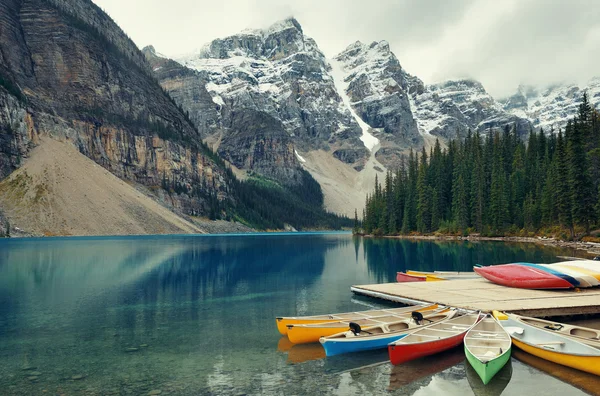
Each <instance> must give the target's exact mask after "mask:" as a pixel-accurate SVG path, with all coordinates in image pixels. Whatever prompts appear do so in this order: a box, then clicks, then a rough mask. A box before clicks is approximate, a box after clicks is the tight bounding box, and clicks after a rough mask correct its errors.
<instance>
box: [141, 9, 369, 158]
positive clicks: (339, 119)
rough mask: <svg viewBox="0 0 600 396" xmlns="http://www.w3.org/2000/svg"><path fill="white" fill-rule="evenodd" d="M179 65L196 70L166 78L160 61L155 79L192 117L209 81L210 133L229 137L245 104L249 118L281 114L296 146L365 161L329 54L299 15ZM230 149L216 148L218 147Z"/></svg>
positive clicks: (247, 33)
mask: <svg viewBox="0 0 600 396" xmlns="http://www.w3.org/2000/svg"><path fill="white" fill-rule="evenodd" d="M146 53H148V51H146ZM163 62H164V61H163ZM179 63H180V64H182V65H183V66H186V67H187V68H188V69H191V70H193V71H195V72H196V74H195V76H196V77H195V79H193V81H192V80H191V79H188V80H186V81H183V79H174V78H172V77H169V76H165V75H164V71H163V70H162V69H159V70H156V69H157V68H158V67H160V66H159V65H158V63H157V64H156V66H155V67H154V69H155V70H156V73H157V77H158V78H159V80H160V82H161V84H162V85H163V87H165V89H167V90H169V92H171V93H172V95H173V96H174V97H175V98H176V100H177V101H178V103H180V104H181V105H182V107H183V108H184V109H186V110H188V111H189V112H190V116H191V117H195V114H197V113H200V112H202V108H203V107H205V106H206V105H205V104H204V103H206V102H202V101H200V100H198V98H197V97H198V95H199V93H198V92H200V91H202V89H197V86H199V85H204V87H205V88H206V90H207V91H208V92H209V93H210V96H211V98H212V102H213V103H212V106H213V107H214V108H215V109H216V112H217V118H218V119H220V124H219V123H217V124H216V125H215V127H214V130H213V132H212V133H213V134H214V133H216V132H215V131H217V132H219V133H223V136H226V135H227V133H228V131H229V130H230V128H236V125H235V120H234V118H233V114H239V112H240V111H245V110H246V109H248V110H249V111H250V113H249V115H248V116H246V117H243V119H244V120H248V117H250V116H252V115H258V113H260V112H262V113H266V114H268V115H269V116H270V117H272V118H274V119H276V120H279V121H280V122H281V125H282V126H283V128H284V129H283V131H284V132H285V134H286V135H287V136H288V137H290V138H291V141H292V142H293V144H294V145H295V146H296V147H297V148H298V150H301V151H308V150H314V149H324V150H328V151H331V152H332V153H333V155H334V156H336V157H337V158H339V159H341V160H342V161H345V162H347V163H351V164H355V163H356V164H359V165H360V164H361V163H364V162H365V160H366V157H367V153H368V151H367V150H366V149H365V147H364V146H363V144H362V143H361V142H360V140H359V137H360V136H361V129H360V127H359V125H358V124H357V123H356V121H355V120H354V119H353V117H352V116H351V114H350V112H349V111H348V109H347V108H346V107H345V106H344V105H343V103H342V101H341V98H340V96H339V95H338V92H337V91H336V87H335V84H334V81H333V79H332V78H331V76H330V74H329V70H330V66H329V64H328V62H327V60H326V59H325V56H324V55H323V53H322V52H321V51H320V50H319V48H318V47H317V45H316V43H315V42H314V40H312V39H311V38H309V37H307V36H306V35H304V33H303V31H302V27H301V26H300V24H299V23H298V22H297V21H296V20H295V19H293V18H291V19H287V20H284V21H281V22H278V23H276V24H275V25H273V26H271V27H270V28H268V29H265V30H248V31H244V32H243V33H241V34H238V35H235V36H231V37H227V38H223V39H217V40H214V41H213V42H211V43H209V44H208V45H206V46H205V47H204V48H203V49H202V50H201V51H199V53H195V54H192V55H190V56H187V57H184V58H182V59H179ZM236 119H240V118H236ZM238 129H239V128H238ZM208 134H211V132H208ZM279 135H280V136H281V137H283V134H279ZM225 140H227V139H225ZM221 144H223V142H221ZM286 144H287V143H286ZM228 151H231V150H230V148H221V146H219V152H220V153H226V152H228Z"/></svg>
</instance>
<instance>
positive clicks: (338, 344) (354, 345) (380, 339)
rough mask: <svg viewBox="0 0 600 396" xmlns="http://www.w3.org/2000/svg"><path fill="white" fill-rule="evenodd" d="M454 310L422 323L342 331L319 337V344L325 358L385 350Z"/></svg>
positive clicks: (398, 323) (452, 312) (454, 313)
mask: <svg viewBox="0 0 600 396" xmlns="http://www.w3.org/2000/svg"><path fill="white" fill-rule="evenodd" d="M456 313H457V311H456V310H455V309H448V310H447V311H446V312H440V313H437V314H435V315H432V316H430V317H429V318H427V319H425V320H424V321H423V322H425V324H423V323H422V322H419V321H416V320H414V319H413V318H407V319H403V320H401V321H398V322H394V323H387V324H382V325H378V326H372V327H367V328H365V329H361V330H362V331H361V332H357V333H354V332H352V331H344V332H342V333H338V334H334V335H332V336H329V337H321V338H320V339H319V342H320V343H321V344H322V345H323V348H325V353H326V354H327V356H334V355H339V354H341V353H348V352H358V351H367V350H371V349H379V348H386V347H387V345H388V344H389V343H390V342H394V341H396V340H399V339H400V338H402V337H405V336H407V335H408V334H409V333H410V332H411V331H412V330H417V329H420V328H422V327H425V326H428V325H430V324H433V323H436V322H440V321H442V320H446V319H450V318H452V317H454V316H455V315H456Z"/></svg>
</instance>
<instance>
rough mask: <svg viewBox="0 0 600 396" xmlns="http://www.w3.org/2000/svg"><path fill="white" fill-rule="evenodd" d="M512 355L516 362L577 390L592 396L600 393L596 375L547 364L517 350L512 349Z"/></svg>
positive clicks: (545, 361) (598, 378) (598, 379)
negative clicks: (533, 368) (546, 374)
mask: <svg viewBox="0 0 600 396" xmlns="http://www.w3.org/2000/svg"><path fill="white" fill-rule="evenodd" d="M512 353H513V357H514V358H516V359H517V360H519V361H521V362H523V363H526V364H527V365H529V366H531V367H535V368H536V369H538V370H540V371H543V372H545V373H548V374H550V375H551V376H553V377H555V378H558V379H560V380H562V381H564V382H566V383H569V384H571V385H574V386H576V387H577V388H580V389H583V390H585V391H586V392H589V393H590V394H593V395H594V394H598V392H600V377H598V376H596V375H593V374H590V373H586V372H583V371H579V370H575V369H572V368H570V367H566V366H561V365H560V364H556V363H553V362H549V361H547V360H544V359H541V358H539V357H537V356H533V355H530V354H528V353H526V352H523V351H522V350H520V349H517V348H513V351H512Z"/></svg>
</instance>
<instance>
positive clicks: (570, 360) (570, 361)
mask: <svg viewBox="0 0 600 396" xmlns="http://www.w3.org/2000/svg"><path fill="white" fill-rule="evenodd" d="M494 315H495V316H496V317H497V318H499V319H500V323H501V324H502V326H504V328H505V329H506V330H508V331H509V332H510V335H511V337H512V340H513V344H514V345H515V346H516V347H518V348H519V349H522V350H524V351H525V352H527V353H530V354H532V355H535V356H537V357H540V358H542V359H546V360H549V361H551V362H554V363H558V364H562V365H563V366H567V367H572V368H575V369H577V370H581V371H585V372H588V373H591V374H595V375H600V349H598V348H594V347H593V346H590V345H586V344H584V343H582V342H579V341H578V340H575V339H573V338H572V337H566V336H563V335H560V334H559V333H555V332H551V331H546V330H543V329H540V328H539V327H535V326H530V325H528V324H526V323H524V322H520V321H516V320H514V319H512V318H511V317H510V316H508V315H505V314H502V313H501V312H497V311H494Z"/></svg>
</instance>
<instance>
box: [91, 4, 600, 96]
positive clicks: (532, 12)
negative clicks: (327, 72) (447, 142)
mask: <svg viewBox="0 0 600 396" xmlns="http://www.w3.org/2000/svg"><path fill="white" fill-rule="evenodd" d="M93 1H94V2H95V3H96V4H98V5H99V6H100V7H102V8H103V9H104V10H105V11H106V12H108V14H109V15H110V16H111V17H112V18H113V19H114V20H115V21H116V22H117V23H118V24H119V25H120V26H121V28H123V30H124V31H125V32H126V33H127V34H128V35H129V36H130V37H131V38H132V39H133V40H134V41H135V43H136V44H137V45H138V46H139V47H140V48H142V47H144V46H146V45H149V44H152V45H154V47H155V48H156V50H157V51H159V52H161V53H163V54H165V55H167V56H169V57H175V56H177V55H180V54H185V53H190V52H193V51H194V50H195V49H197V48H200V47H201V46H202V45H203V44H204V43H206V42H209V41H211V40H212V39H214V38H217V37H225V36H228V35H232V34H235V33H237V32H239V31H241V30H243V29H246V28H261V27H267V26H268V25H270V24H272V23H274V22H276V21H277V20H280V19H283V18H286V17H289V16H294V17H296V19H298V21H299V22H300V24H301V25H302V26H303V29H304V32H305V33H306V34H307V35H309V36H311V37H313V38H314V39H315V40H316V41H317V43H318V45H319V47H320V48H321V50H322V51H323V52H324V53H325V54H326V55H327V56H328V57H333V56H334V55H336V54H337V53H339V52H341V51H342V50H343V49H344V48H345V47H346V46H348V45H349V44H351V43H353V42H354V41H356V40H360V41H363V42H371V41H374V40H387V41H389V43H390V45H391V48H392V50H393V51H394V53H395V54H396V56H397V57H398V59H399V60H400V63H401V64H402V66H403V67H404V68H405V69H406V70H407V71H408V72H409V73H411V74H413V75H416V76H418V77H420V78H421V79H422V80H424V81H425V83H433V82H438V81H442V80H445V79H449V78H458V77H472V78H475V79H477V80H479V81H481V82H482V83H483V85H484V86H485V88H486V89H487V90H488V91H489V92H490V93H491V94H492V95H494V96H495V97H502V96H505V95H507V94H510V93H513V92H514V91H515V90H516V87H517V86H518V85H519V84H521V83H526V84H534V85H546V84H550V83H554V82H560V81H569V82H571V81H572V82H577V83H579V84H584V83H585V82H586V81H587V80H589V79H590V78H591V77H593V76H595V75H600V70H598V68H599V65H600V1H596V0H563V1H561V0H501V1H496V0H414V1H413V0H213V1H207V0H169V1H164V0H93Z"/></svg>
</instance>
